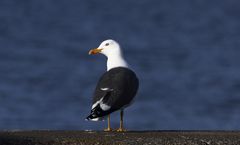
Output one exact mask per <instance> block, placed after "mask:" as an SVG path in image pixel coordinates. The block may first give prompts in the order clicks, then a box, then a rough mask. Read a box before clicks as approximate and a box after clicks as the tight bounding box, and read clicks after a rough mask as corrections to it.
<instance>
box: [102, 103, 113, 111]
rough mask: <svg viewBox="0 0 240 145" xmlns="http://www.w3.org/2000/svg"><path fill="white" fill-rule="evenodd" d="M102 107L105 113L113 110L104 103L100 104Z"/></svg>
mask: <svg viewBox="0 0 240 145" xmlns="http://www.w3.org/2000/svg"><path fill="white" fill-rule="evenodd" d="M100 107H101V108H102V110H103V111H107V110H109V109H110V108H111V106H108V105H107V104H103V103H102V102H101V103H100Z"/></svg>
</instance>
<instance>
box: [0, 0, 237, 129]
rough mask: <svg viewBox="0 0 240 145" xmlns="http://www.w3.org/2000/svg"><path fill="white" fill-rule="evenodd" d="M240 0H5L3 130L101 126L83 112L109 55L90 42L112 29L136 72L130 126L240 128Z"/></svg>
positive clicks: (0, 69) (0, 43) (1, 17)
mask: <svg viewBox="0 0 240 145" xmlns="http://www.w3.org/2000/svg"><path fill="white" fill-rule="evenodd" d="M239 5H240V1H238V0H231V1H226V0H211V1H210V0H195V1H193V0H181V1H180V0H171V1H168V0H152V1H150V0H121V1H117V0H89V1H87V0H83V1H80V0H78V1H77V0H42V1H40V0H1V1H0V129H1V130H6V129H29V130H31V129H67V130H68V129H69V130H70V129H100V130H101V129H103V128H104V127H105V126H106V122H87V121H85V120H84V118H85V117H86V116H87V115H88V113H89V112H90V109H91V97H92V93H93V90H94V88H95V85H96V82H97V80H98V78H99V77H100V75H101V74H102V73H103V72H105V71H106V58H105V57H104V56H101V55H98V56H89V55H88V51H89V49H91V48H95V47H97V46H98V45H99V44H100V42H101V41H103V40H105V39H108V38H112V39H115V40H117V41H118V42H119V43H120V44H121V46H122V48H123V50H124V54H125V57H126V59H127V61H128V63H129V64H130V65H131V66H132V68H134V70H135V71H136V73H137V74H138V76H139V79H140V89H139V92H138V95H137V98H136V101H135V103H134V104H133V105H132V106H131V107H129V108H128V109H127V110H126V111H125V125H126V128H128V129H130V130H149V129H157V130H165V129H174V130H177V129H197V130H198V129H227V130H230V129H240V124H239V120H240V48H239V47H240V9H239ZM118 123H119V113H118V112H116V113H114V114H113V115H112V125H113V127H115V128H117V127H118Z"/></svg>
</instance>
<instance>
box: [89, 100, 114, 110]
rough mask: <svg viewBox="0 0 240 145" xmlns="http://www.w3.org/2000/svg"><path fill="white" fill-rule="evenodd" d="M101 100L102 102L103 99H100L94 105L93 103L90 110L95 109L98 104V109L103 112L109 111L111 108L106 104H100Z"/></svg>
mask: <svg viewBox="0 0 240 145" xmlns="http://www.w3.org/2000/svg"><path fill="white" fill-rule="evenodd" d="M102 100H103V97H102V98H101V99H100V100H99V101H97V102H96V103H94V104H93V105H92V109H93V108H95V107H96V106H97V105H98V104H100V108H101V109H102V110H103V111H107V110H109V109H110V108H111V106H109V105H107V104H104V103H103V102H102Z"/></svg>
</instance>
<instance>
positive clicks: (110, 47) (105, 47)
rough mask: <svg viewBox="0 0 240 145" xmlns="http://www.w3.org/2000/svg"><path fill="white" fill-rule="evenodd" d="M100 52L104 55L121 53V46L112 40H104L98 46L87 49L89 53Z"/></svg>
mask: <svg viewBox="0 0 240 145" xmlns="http://www.w3.org/2000/svg"><path fill="white" fill-rule="evenodd" d="M97 53H101V54H104V55H105V56H106V57H109V56H111V55H119V54H121V53H122V52H121V48H120V46H119V44H118V43H117V42H116V41H114V40H111V39H109V40H105V41H103V42H102V43H101V44H100V45H99V46H98V48H95V49H92V50H90V51H89V54H97Z"/></svg>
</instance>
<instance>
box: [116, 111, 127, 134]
mask: <svg viewBox="0 0 240 145" xmlns="http://www.w3.org/2000/svg"><path fill="white" fill-rule="evenodd" d="M117 131H118V132H123V131H126V129H124V127H123V110H121V111H120V127H119V129H118V130H117Z"/></svg>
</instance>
